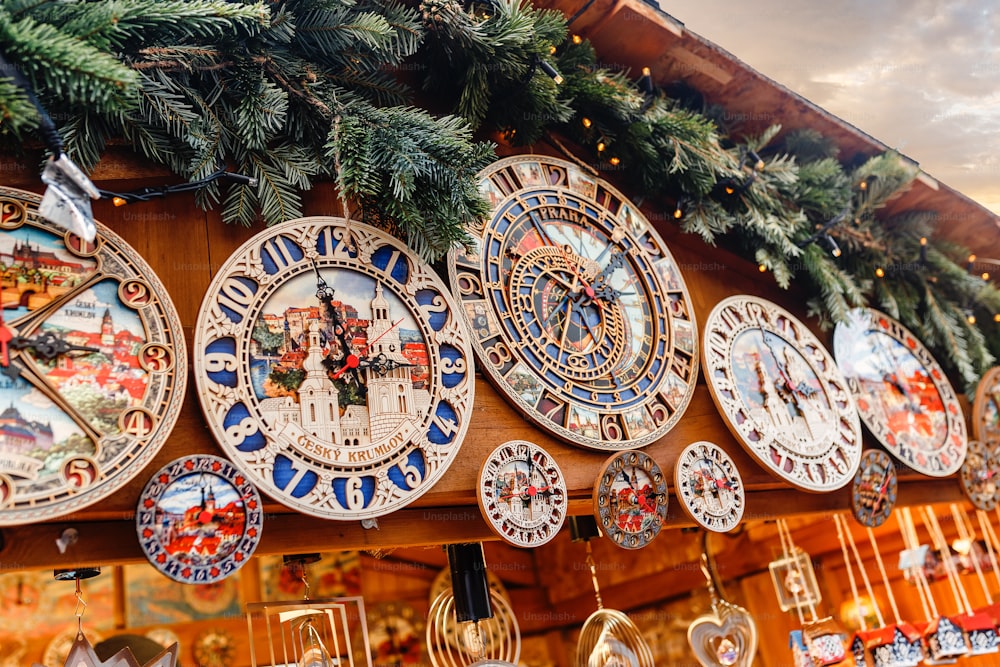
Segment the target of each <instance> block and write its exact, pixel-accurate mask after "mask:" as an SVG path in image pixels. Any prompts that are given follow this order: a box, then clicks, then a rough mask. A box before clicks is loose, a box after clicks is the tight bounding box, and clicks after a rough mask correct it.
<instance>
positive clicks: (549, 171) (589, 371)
mask: <svg viewBox="0 0 1000 667" xmlns="http://www.w3.org/2000/svg"><path fill="white" fill-rule="evenodd" d="M480 189H481V190H482V192H483V193H484V195H485V196H486V197H487V198H488V199H489V200H490V202H491V203H492V204H493V212H492V215H491V218H490V219H489V220H488V221H487V222H486V223H485V224H483V225H482V226H481V227H477V228H474V229H472V230H471V233H472V236H473V238H474V243H473V249H472V250H467V251H462V250H455V251H453V252H452V253H451V254H450V255H449V270H450V275H451V284H452V288H453V291H454V293H455V295H456V296H457V297H458V299H459V300H460V303H461V309H462V313H463V315H464V316H465V318H466V320H467V321H468V323H469V327H470V329H471V331H472V337H473V343H474V345H475V347H476V351H477V353H478V356H479V359H480V362H481V366H482V368H484V369H485V370H486V373H487V375H488V377H489V378H490V379H491V380H492V381H493V383H494V384H495V385H496V386H497V387H498V388H499V389H500V391H501V392H503V393H504V394H505V395H506V396H507V397H508V399H510V400H511V401H512V402H514V403H515V404H516V405H517V406H518V408H520V409H521V410H522V411H523V412H524V414H526V415H527V416H528V417H529V418H531V419H532V420H533V421H535V422H536V423H537V424H538V425H540V426H541V427H542V428H544V429H546V430H548V431H550V432H551V433H553V434H554V435H556V436H557V437H560V438H562V439H564V440H565V441H567V442H569V443H570V444H574V445H580V446H584V447H590V448H594V449H605V450H607V449H616V450H620V449H629V448H634V447H639V446H642V445H645V444H648V443H650V442H652V441H654V440H656V439H657V438H659V437H660V436H662V435H663V434H664V433H666V432H667V431H668V430H669V429H671V428H672V427H673V426H674V425H675V424H676V423H677V421H678V420H680V417H681V414H682V413H683V412H684V410H685V408H686V407H687V405H688V403H689V401H690V400H691V395H692V394H693V392H694V387H695V383H696V381H697V368H698V347H697V334H696V330H695V322H694V317H693V313H692V312H691V308H690V305H689V301H690V299H689V297H688V294H687V289H686V288H685V286H684V282H683V280H682V278H681V274H680V271H679V270H678V267H677V263H676V262H675V261H674V259H673V257H672V256H671V254H670V252H669V250H667V248H666V246H665V245H664V243H663V241H662V240H661V239H660V237H659V236H658V235H657V233H656V232H655V231H654V230H653V228H652V226H651V225H650V224H649V222H647V221H646V219H645V218H643V216H642V214H641V213H640V212H639V210H638V209H637V208H636V207H635V206H634V205H632V204H631V203H629V202H628V201H627V200H626V199H625V198H624V197H623V196H622V195H621V193H619V192H618V191H617V190H615V189H614V188H612V187H611V186H610V185H608V184H607V183H605V182H603V181H601V180H599V179H596V178H594V177H592V176H590V175H588V174H585V173H583V172H582V171H580V170H579V169H578V168H577V167H576V166H574V165H572V164H570V163H568V162H564V161H562V160H556V159H553V158H549V157H545V156H540V155H531V156H519V157H513V158H506V159H504V160H500V161H499V162H496V163H494V164H493V165H492V166H491V167H489V168H488V169H487V170H485V171H484V172H483V173H482V181H481V183H480Z"/></svg>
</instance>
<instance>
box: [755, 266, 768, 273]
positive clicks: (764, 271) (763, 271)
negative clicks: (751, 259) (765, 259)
mask: <svg viewBox="0 0 1000 667" xmlns="http://www.w3.org/2000/svg"><path fill="white" fill-rule="evenodd" d="M757 270H758V271H760V272H761V273H767V266H766V265H764V264H758V265H757Z"/></svg>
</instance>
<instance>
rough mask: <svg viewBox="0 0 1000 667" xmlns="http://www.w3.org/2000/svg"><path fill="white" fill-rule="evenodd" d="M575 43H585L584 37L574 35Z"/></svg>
mask: <svg viewBox="0 0 1000 667" xmlns="http://www.w3.org/2000/svg"><path fill="white" fill-rule="evenodd" d="M573 43H574V44H582V43H583V37H580V35H573Z"/></svg>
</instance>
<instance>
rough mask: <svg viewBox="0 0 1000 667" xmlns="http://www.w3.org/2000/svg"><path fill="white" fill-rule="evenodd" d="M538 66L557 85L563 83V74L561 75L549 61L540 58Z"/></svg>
mask: <svg viewBox="0 0 1000 667" xmlns="http://www.w3.org/2000/svg"><path fill="white" fill-rule="evenodd" d="M538 66H539V67H541V68H542V71H543V72H545V73H546V74H547V75H548V76H549V78H550V79H552V80H553V81H555V82H556V84H557V85H558V84H560V83H562V82H563V78H562V74H560V73H559V72H558V71H557V70H556V68H555V67H553V66H552V64H551V63H550V62H549V61H547V60H542V59H540V58H539V60H538Z"/></svg>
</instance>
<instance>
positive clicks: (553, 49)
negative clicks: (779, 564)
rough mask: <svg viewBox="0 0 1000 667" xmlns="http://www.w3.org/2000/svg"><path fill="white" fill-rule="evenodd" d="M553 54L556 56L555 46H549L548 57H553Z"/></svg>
mask: <svg viewBox="0 0 1000 667" xmlns="http://www.w3.org/2000/svg"><path fill="white" fill-rule="evenodd" d="M555 54H556V47H555V46H550V47H549V55H550V56H554V55H555Z"/></svg>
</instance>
